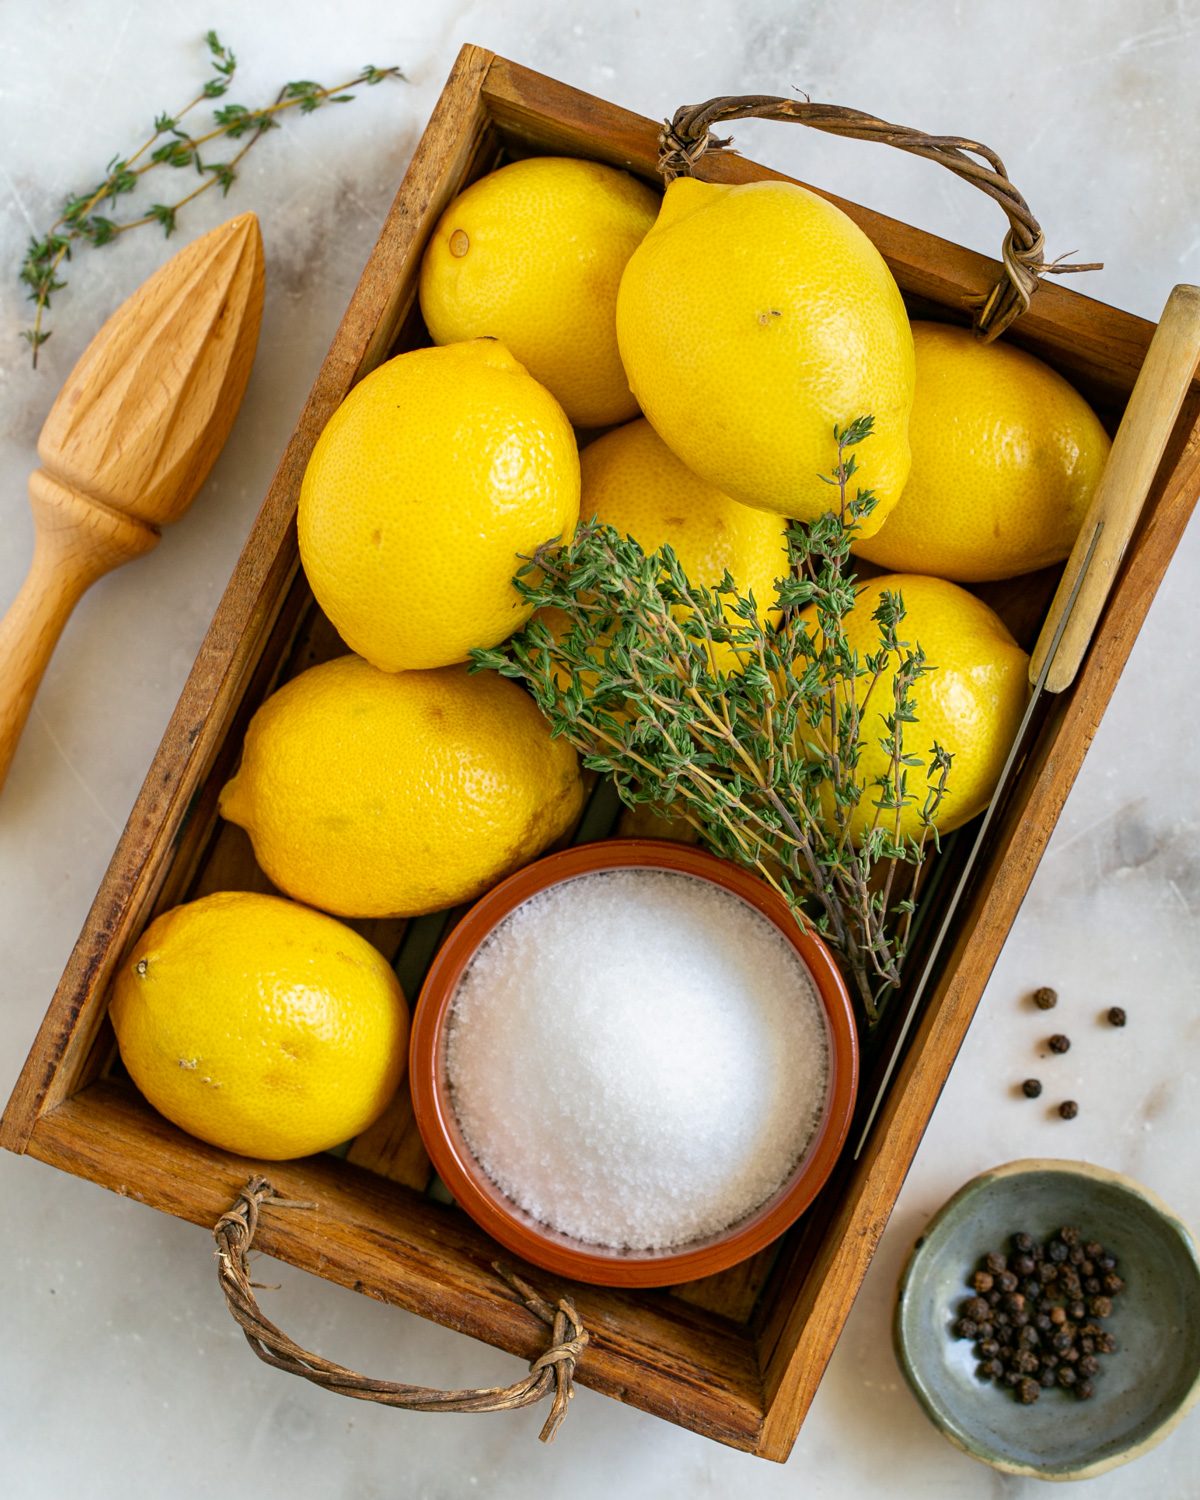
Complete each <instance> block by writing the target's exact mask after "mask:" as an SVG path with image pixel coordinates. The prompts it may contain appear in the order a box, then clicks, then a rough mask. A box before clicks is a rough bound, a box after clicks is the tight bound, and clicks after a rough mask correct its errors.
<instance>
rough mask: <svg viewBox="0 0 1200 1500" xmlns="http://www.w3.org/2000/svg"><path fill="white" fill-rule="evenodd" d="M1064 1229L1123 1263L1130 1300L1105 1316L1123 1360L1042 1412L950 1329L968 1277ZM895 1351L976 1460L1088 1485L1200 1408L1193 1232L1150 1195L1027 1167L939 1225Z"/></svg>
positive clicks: (921, 1396) (962, 1195)
mask: <svg viewBox="0 0 1200 1500" xmlns="http://www.w3.org/2000/svg"><path fill="white" fill-rule="evenodd" d="M1064 1224H1073V1225H1075V1226H1076V1227H1077V1228H1079V1229H1081V1230H1082V1231H1083V1233H1084V1234H1085V1235H1086V1236H1087V1237H1088V1238H1095V1239H1098V1240H1100V1241H1101V1243H1103V1244H1104V1245H1105V1247H1106V1248H1107V1249H1109V1250H1111V1252H1112V1253H1113V1255H1115V1256H1116V1257H1117V1260H1118V1263H1119V1264H1118V1269H1119V1271H1120V1274H1121V1276H1122V1277H1123V1278H1124V1279H1125V1283H1126V1286H1125V1290H1124V1291H1123V1292H1122V1293H1121V1295H1120V1297H1119V1298H1117V1299H1116V1301H1115V1303H1114V1307H1113V1313H1112V1317H1111V1318H1110V1319H1106V1320H1105V1327H1106V1328H1109V1329H1111V1331H1112V1333H1113V1334H1114V1335H1115V1337H1116V1340H1117V1350H1116V1353H1114V1354H1112V1355H1108V1356H1105V1357H1104V1358H1102V1359H1101V1362H1100V1373H1099V1375H1097V1377H1096V1379H1095V1392H1096V1393H1095V1395H1094V1396H1093V1397H1092V1398H1091V1400H1090V1401H1079V1400H1077V1399H1076V1398H1075V1397H1074V1396H1072V1395H1070V1394H1069V1393H1067V1392H1065V1391H1060V1390H1057V1389H1051V1390H1048V1391H1043V1393H1042V1397H1041V1399H1040V1400H1039V1401H1038V1402H1036V1404H1034V1405H1033V1406H1022V1405H1021V1404H1020V1403H1019V1402H1017V1401H1015V1400H1014V1399H1013V1396H1012V1394H1011V1392H1009V1391H1006V1390H1003V1389H1002V1388H1000V1387H999V1386H997V1385H995V1384H994V1383H992V1382H990V1381H984V1380H981V1379H979V1378H978V1377H977V1376H976V1374H975V1367H976V1363H977V1358H978V1356H977V1355H975V1353H974V1346H973V1345H972V1343H971V1341H970V1340H968V1339H958V1338H956V1337H955V1336H954V1334H953V1332H952V1324H953V1322H954V1320H955V1318H956V1317H957V1316H958V1308H959V1305H960V1304H961V1303H962V1302H963V1301H964V1300H965V1299H966V1298H967V1297H969V1296H970V1295H971V1291H970V1288H969V1287H968V1286H967V1281H966V1278H967V1276H968V1275H969V1274H970V1273H971V1272H973V1271H975V1270H977V1269H978V1263H979V1260H980V1258H981V1257H982V1256H984V1255H986V1254H988V1252H989V1251H992V1250H1004V1251H1005V1252H1006V1253H1007V1250H1008V1242H1009V1239H1010V1237H1011V1236H1012V1235H1013V1234H1014V1233H1016V1232H1017V1231H1020V1230H1024V1231H1025V1232H1027V1233H1029V1234H1032V1235H1033V1236H1034V1237H1035V1238H1036V1239H1046V1238H1048V1237H1049V1236H1050V1235H1052V1234H1053V1233H1054V1232H1055V1231H1056V1230H1057V1229H1059V1228H1061V1227H1062V1226H1063V1225H1064ZM894 1334H895V1342H896V1353H897V1355H898V1357H899V1360H900V1366H901V1369H903V1371H904V1373H905V1375H906V1377H907V1378H908V1382H909V1384H910V1385H911V1386H912V1388H913V1390H914V1392H915V1393H916V1396H917V1400H918V1401H919V1402H920V1403H921V1405H922V1406H923V1407H924V1409H925V1412H926V1414H927V1415H928V1416H929V1417H930V1419H931V1420H932V1421H933V1423H934V1425H935V1426H936V1427H938V1428H939V1429H940V1430H941V1431H942V1432H943V1433H944V1434H945V1435H946V1436H947V1437H948V1438H949V1439H950V1441H951V1442H952V1443H954V1444H955V1445H956V1446H957V1447H959V1448H961V1449H962V1450H963V1452H964V1453H968V1454H970V1456H971V1457H972V1458H977V1459H980V1460H981V1461H982V1462H983V1463H986V1464H990V1465H991V1466H992V1467H993V1468H995V1469H1000V1470H1001V1471H1002V1472H1004V1473H1006V1474H1020V1475H1027V1476H1031V1477H1033V1478H1036V1479H1090V1478H1092V1477H1093V1476H1094V1475H1097V1474H1102V1473H1104V1472H1105V1471H1106V1470H1108V1469H1113V1468H1116V1467H1117V1466H1118V1465H1119V1464H1124V1463H1128V1462H1129V1461H1130V1460H1131V1459H1134V1458H1137V1457H1138V1456H1139V1455H1140V1454H1142V1453H1145V1452H1146V1450H1147V1449H1149V1448H1152V1447H1154V1445H1155V1444H1156V1443H1159V1442H1161V1441H1162V1439H1163V1438H1164V1437H1166V1435H1167V1434H1168V1433H1169V1432H1170V1431H1171V1430H1172V1428H1174V1427H1175V1425H1176V1424H1177V1423H1178V1422H1180V1421H1181V1420H1182V1419H1183V1417H1184V1415H1185V1413H1186V1412H1187V1411H1188V1410H1189V1408H1190V1407H1191V1406H1192V1405H1193V1404H1194V1403H1195V1402H1196V1400H1197V1399H1198V1398H1200V1260H1198V1259H1197V1253H1196V1245H1195V1242H1194V1240H1193V1239H1192V1236H1191V1234H1190V1233H1189V1232H1188V1230H1187V1229H1186V1228H1185V1227H1184V1225H1183V1224H1181V1223H1180V1221H1179V1220H1178V1219H1177V1218H1176V1217H1175V1216H1174V1214H1172V1213H1171V1211H1170V1209H1169V1208H1168V1207H1167V1206H1166V1204H1165V1203H1163V1202H1162V1200H1161V1199H1159V1198H1157V1197H1156V1196H1155V1195H1154V1194H1153V1193H1152V1192H1150V1191H1149V1190H1148V1189H1146V1188H1144V1187H1141V1186H1140V1185H1139V1184H1138V1183H1136V1182H1134V1181H1133V1180H1132V1179H1131V1178H1129V1177H1123V1176H1121V1175H1120V1174H1119V1173H1117V1172H1109V1171H1106V1170H1105V1169H1104V1168H1103V1167H1093V1166H1091V1165H1089V1164H1088V1163H1086V1162H1073V1161H1046V1160H1032V1161H1015V1162H1010V1163H1009V1164H1008V1165H1007V1166H1003V1167H996V1168H995V1169H994V1170H993V1171H990V1172H984V1173H983V1174H982V1175H981V1176H979V1177H975V1178H973V1179H972V1180H971V1181H970V1182H968V1183H967V1184H966V1186H965V1187H962V1188H960V1189H959V1191H958V1192H957V1193H955V1195H954V1197H953V1198H951V1199H950V1201H949V1202H948V1203H947V1204H946V1205H945V1206H944V1207H943V1208H941V1209H939V1210H938V1212H937V1213H936V1214H935V1215H934V1216H933V1218H932V1219H931V1220H930V1221H929V1225H928V1227H927V1228H926V1230H925V1233H924V1234H923V1235H922V1236H921V1238H920V1239H919V1240H918V1241H917V1243H916V1245H915V1246H914V1247H913V1251H912V1254H911V1255H910V1257H909V1260H908V1264H907V1265H906V1267H905V1269H904V1272H903V1274H902V1275H901V1277H900V1289H899V1296H898V1300H897V1304H896V1320H895V1325H894Z"/></svg>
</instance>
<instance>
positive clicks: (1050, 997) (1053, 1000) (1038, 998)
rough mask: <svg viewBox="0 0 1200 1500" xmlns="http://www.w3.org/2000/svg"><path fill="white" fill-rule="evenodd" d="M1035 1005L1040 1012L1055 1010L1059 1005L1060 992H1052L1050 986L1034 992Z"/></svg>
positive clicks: (1045, 985)
mask: <svg viewBox="0 0 1200 1500" xmlns="http://www.w3.org/2000/svg"><path fill="white" fill-rule="evenodd" d="M1033 1003H1034V1004H1035V1005H1036V1006H1037V1008H1038V1010H1053V1009H1054V1007H1055V1006H1056V1005H1057V1004H1058V991H1057V990H1052V989H1051V988H1050V986H1049V985H1048V984H1044V985H1042V986H1041V988H1040V989H1036V990H1034V992H1033Z"/></svg>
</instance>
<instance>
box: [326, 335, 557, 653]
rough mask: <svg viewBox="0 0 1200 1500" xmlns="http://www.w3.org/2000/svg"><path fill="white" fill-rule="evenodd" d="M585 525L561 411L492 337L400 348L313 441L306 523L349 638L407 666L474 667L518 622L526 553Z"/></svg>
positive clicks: (334, 612) (522, 617)
mask: <svg viewBox="0 0 1200 1500" xmlns="http://www.w3.org/2000/svg"><path fill="white" fill-rule="evenodd" d="M578 519H579V454H578V450H577V449H576V446H575V435H574V433H573V432H572V431H571V427H570V424H569V423H568V421H567V419H566V417H565V416H564V415H563V412H562V408H561V407H560V406H559V404H558V402H557V401H555V399H554V397H553V396H551V394H550V393H549V391H547V390H546V389H545V387H544V386H541V385H539V384H538V383H537V381H536V380H534V379H533V378H532V376H530V375H528V374H527V373H526V372H525V370H524V369H523V368H522V366H521V365H519V364H518V363H517V361H516V360H515V359H514V358H513V357H512V355H511V354H509V352H508V350H507V349H505V348H504V346H503V345H502V344H498V343H496V342H495V341H494V340H491V339H479V340H476V341H474V342H472V343H468V344H452V345H450V346H448V347H447V348H445V349H415V350H413V351H412V352H411V353H408V354H401V355H398V356H397V357H396V358H395V359H391V360H388V362H387V363H386V364H383V365H380V367H379V368H378V369H377V370H375V371H373V372H372V373H371V374H370V375H368V376H367V377H366V379H365V380H363V381H361V382H360V383H359V384H358V385H356V386H355V387H354V389H353V390H352V391H351V392H350V394H349V396H347V398H346V400H345V401H343V402H342V404H341V406H340V407H339V408H338V409H337V411H336V412H334V414H333V416H332V417H331V418H330V420H329V424H328V426H327V427H326V428H325V430H324V432H323V433H322V434H321V436H320V438H319V439H318V440H317V444H316V447H315V448H314V449H313V453H312V457H311V458H310V460H309V463H308V468H307V470H306V472H305V475H304V483H303V485H302V486H301V490H300V505H299V512H298V516H297V526H298V530H299V538H300V557H301V560H302V562H303V563H304V571H305V573H307V575H308V581H309V583H310V584H311V585H312V591H313V593H314V594H315V595H316V598H317V603H318V604H320V606H321V608H322V609H323V610H324V611H325V613H326V614H327V615H328V616H329V618H330V620H332V622H333V624H334V626H335V627H336V629H337V631H338V634H339V635H340V636H341V637H342V639H343V640H344V641H345V642H346V644H347V645H348V646H349V647H350V648H351V649H352V650H354V651H357V652H358V654H359V655H360V656H364V657H366V659H367V660H368V661H370V662H373V663H374V664H375V666H377V667H382V668H383V669H384V670H385V671H388V672H396V671H400V670H402V669H405V668H409V667H440V666H446V665H448V664H449V663H451V662H459V661H465V660H466V659H467V655H468V653H469V652H470V650H471V648H472V647H473V646H484V647H486V646H495V645H497V644H498V643H499V642H500V641H502V640H504V639H505V638H506V637H507V636H509V635H511V634H512V632H513V631H514V630H517V629H519V628H520V626H521V625H523V624H524V623H525V621H526V620H527V619H528V618H529V614H530V610H529V609H528V607H527V606H526V605H525V604H524V603H523V602H522V600H521V598H520V595H519V594H518V593H517V591H516V590H515V589H514V588H513V586H512V577H513V574H514V573H515V572H516V571H517V568H518V567H519V566H520V564H519V561H518V557H519V555H528V554H530V553H532V552H533V551H534V549H535V548H536V547H538V546H539V545H540V544H541V543H542V542H545V541H549V540H550V539H551V538H553V537H556V536H562V537H568V536H570V535H571V534H572V532H573V531H574V529H575V523H576V521H577V520H578Z"/></svg>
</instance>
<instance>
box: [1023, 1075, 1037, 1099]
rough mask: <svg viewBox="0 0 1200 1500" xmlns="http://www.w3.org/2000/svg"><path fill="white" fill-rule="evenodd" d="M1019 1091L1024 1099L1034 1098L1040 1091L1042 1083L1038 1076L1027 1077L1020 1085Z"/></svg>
mask: <svg viewBox="0 0 1200 1500" xmlns="http://www.w3.org/2000/svg"><path fill="white" fill-rule="evenodd" d="M1021 1092H1022V1093H1023V1094H1024V1095H1025V1097H1026V1099H1036V1098H1037V1097H1038V1096H1039V1095H1040V1094H1041V1092H1042V1083H1041V1079H1039V1078H1027V1079H1026V1080H1025V1082H1024V1083H1023V1084H1022V1085H1021Z"/></svg>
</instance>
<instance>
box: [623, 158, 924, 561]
mask: <svg viewBox="0 0 1200 1500" xmlns="http://www.w3.org/2000/svg"><path fill="white" fill-rule="evenodd" d="M617 338H618V340H619V343H620V348H621V358H622V359H623V360H624V362H625V372H626V374H627V375H628V376H629V384H630V387H631V388H632V390H633V393H634V395H635V396H636V397H637V399H638V404H639V405H640V406H641V408H642V410H643V411H644V412H645V414H646V416H647V417H648V418H649V420H650V422H651V424H652V425H653V427H654V428H655V430H656V431H657V432H658V434H659V436H660V437H662V438H663V440H664V441H665V442H666V444H667V446H668V447H670V448H671V449H672V450H673V451H674V452H675V453H676V454H677V455H678V456H679V457H680V458H681V459H682V460H683V462H684V463H685V464H686V465H687V466H688V468H689V469H694V470H695V472H696V473H697V474H699V475H700V476H701V477H702V478H703V479H705V480H707V481H708V483H709V484H712V485H715V486H716V487H717V489H719V490H722V491H723V492H724V493H725V494H727V495H730V496H732V497H733V499H735V500H740V501H742V502H743V504H746V505H754V506H757V507H758V508H759V509H761V510H770V511H774V512H775V513H776V514H778V515H784V516H794V517H796V518H797V519H799V520H802V521H811V520H814V519H815V518H816V517H818V516H820V515H822V514H824V513H825V512H826V511H827V510H829V509H830V508H831V505H832V501H831V496H830V490H829V486H828V485H827V484H825V483H824V482H823V481H822V477H821V476H822V475H828V474H829V473H830V472H831V471H832V469H833V468H834V466H835V464H836V462H837V446H836V443H835V442H834V437H833V429H834V426H835V424H836V425H837V426H839V427H845V426H847V425H848V424H849V423H850V422H852V421H853V420H854V419H855V418H856V417H863V416H868V415H869V416H872V417H874V419H875V430H874V435H873V436H872V437H871V438H869V439H868V440H867V441H866V442H865V443H863V444H862V445H861V447H860V448H859V449H858V450H857V453H858V462H859V476H858V481H857V482H858V483H859V484H861V485H862V486H863V487H864V488H868V487H870V488H873V489H874V490H875V493H876V497H877V499H878V505H877V506H876V509H875V511H874V513H873V514H872V516H871V517H870V518H869V520H867V521H866V522H865V523H864V526H863V530H864V533H866V532H869V531H873V530H877V529H878V527H879V526H880V525H882V524H883V520H884V517H885V516H886V514H887V512H888V511H889V510H890V509H891V508H892V506H893V505H894V504H895V503H896V500H897V499H898V498H899V495H900V491H901V489H902V488H903V485H904V481H905V479H906V478H907V476H908V463H909V453H908V413H909V408H910V407H911V405H912V393H913V350H912V335H911V333H910V331H909V325H908V317H907V315H906V314H905V311H904V304H903V302H902V301H901V299H900V292H899V289H898V288H897V286H896V283H895V281H894V280H893V279H892V274H891V272H890V271H889V270H888V268H887V266H886V265H885V263H884V261H883V257H882V256H881V255H880V254H879V252H878V250H876V249H875V247H874V245H873V244H872V243H871V241H870V240H869V239H868V238H867V237H866V235H865V234H863V232H862V230H860V229H859V228H858V227H857V225H855V224H854V223H853V222H852V221H851V220H850V219H849V218H847V216H846V215H845V214H844V213H842V211H841V210H840V209H838V208H835V207H834V206H833V205H832V204H831V203H827V202H826V201H825V200H824V199H823V198H818V197H817V195H816V194H815V193H810V192H809V191H808V190H807V189H805V188H802V187H799V186H797V185H796V184H794V183H787V182H751V183H744V184H741V185H738V186H727V185H724V184H718V183H711V182H698V181H696V180H695V179H694V178H688V177H681V178H677V179H676V181H674V182H673V183H671V185H670V187H668V188H667V192H666V196H665V198H664V199H663V206H662V211H661V213H660V214H659V216H658V221H657V222H656V224H655V225H654V228H653V229H652V230H651V231H650V233H649V234H648V235H647V236H646V238H645V239H644V240H643V241H642V243H641V245H640V246H639V247H638V248H637V249H636V250H635V251H634V253H633V255H632V256H631V257H630V260H629V264H628V265H627V266H626V267H625V274H624V276H623V277H622V278H621V290H620V293H619V295H618V297H617Z"/></svg>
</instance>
